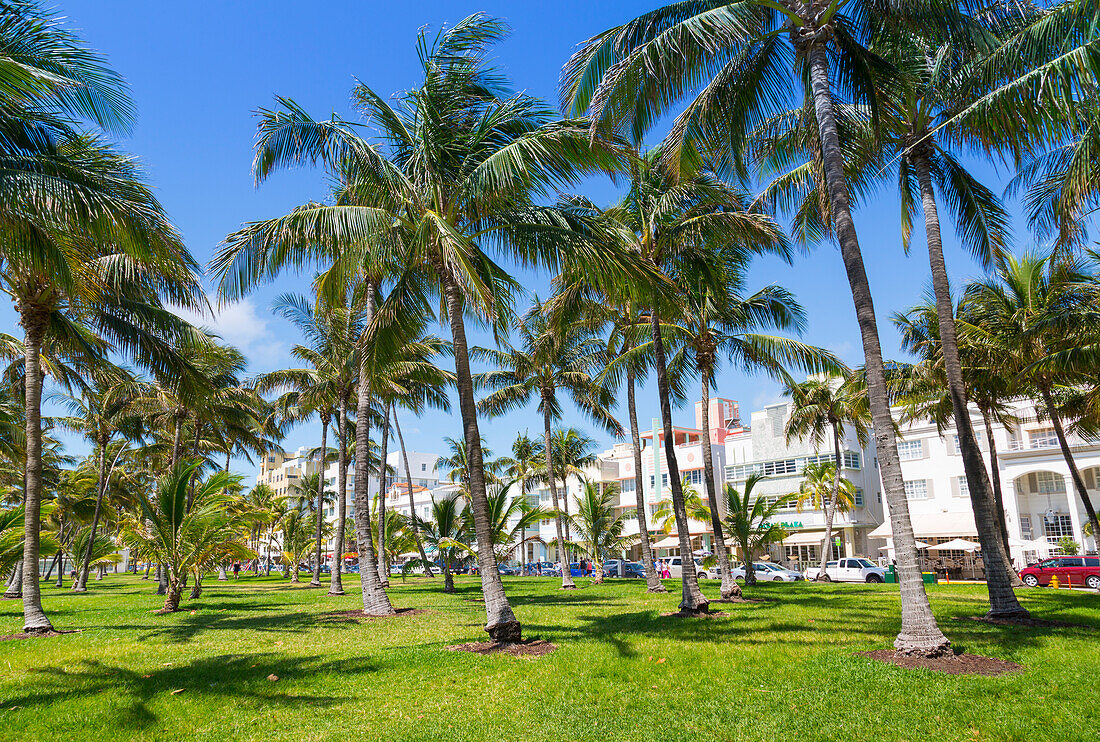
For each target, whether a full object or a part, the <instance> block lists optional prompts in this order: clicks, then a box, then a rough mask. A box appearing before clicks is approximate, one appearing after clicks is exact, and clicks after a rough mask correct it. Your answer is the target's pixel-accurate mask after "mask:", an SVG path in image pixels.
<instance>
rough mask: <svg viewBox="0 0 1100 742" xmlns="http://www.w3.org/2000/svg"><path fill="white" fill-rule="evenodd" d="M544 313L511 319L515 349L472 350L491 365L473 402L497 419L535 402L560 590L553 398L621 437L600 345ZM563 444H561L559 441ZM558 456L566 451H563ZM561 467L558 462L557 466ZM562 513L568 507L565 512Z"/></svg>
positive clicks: (540, 307)
mask: <svg viewBox="0 0 1100 742" xmlns="http://www.w3.org/2000/svg"><path fill="white" fill-rule="evenodd" d="M555 319H556V317H554V316H551V315H550V313H549V312H547V311H546V307H545V305H544V304H543V303H542V302H540V301H537V300H536V301H535V303H534V305H533V306H532V307H531V308H530V309H529V310H528V311H527V312H526V313H525V314H524V315H523V316H522V317H520V318H518V319H517V320H516V321H515V324H514V329H515V331H516V333H517V334H518V335H519V340H520V342H519V346H518V347H515V346H513V345H511V344H504V345H503V347H502V348H500V349H496V348H480V347H478V348H474V349H473V352H472V353H471V355H472V357H473V358H474V359H475V360H480V361H483V362H485V363H487V364H490V365H492V366H495V367H496V368H497V369H499V370H496V371H486V372H484V373H481V374H477V375H476V376H475V377H474V385H475V388H477V389H485V390H489V394H488V395H487V396H486V397H485V398H484V399H482V400H481V401H480V402H479V403H478V407H479V409H480V410H481V411H483V412H486V413H488V414H490V415H501V414H504V413H506V412H509V411H511V410H514V409H517V408H519V407H521V406H523V405H526V404H528V403H529V402H530V401H531V400H532V399H533V398H534V399H537V400H538V410H539V412H540V413H542V422H543V441H542V446H543V456H544V457H545V459H546V481H547V483H548V485H549V487H550V498H551V501H552V503H553V509H554V512H555V516H554V524H555V527H556V528H557V537H558V548H559V550H560V552H561V563H562V565H565V566H563V568H562V571H561V575H562V576H561V587H562V589H563V590H566V589H574V588H576V585H575V584H574V583H573V578H572V576H571V575H570V574H569V569H568V564H569V549H568V537H567V534H566V533H565V530H564V528H563V521H564V518H563V514H564V512H563V511H561V503H560V501H559V498H558V484H557V480H558V477H559V476H560V477H561V479H562V481H563V482H564V481H565V479H566V477H567V476H568V473H567V472H564V471H561V470H560V469H556V468H555V464H557V463H559V462H556V461H555V456H554V445H553V443H554V441H553V440H552V436H553V423H554V421H556V420H560V419H561V417H562V408H561V402H560V400H559V394H561V393H564V394H565V395H568V397H569V398H570V399H571V400H572V402H573V404H574V405H575V406H576V407H577V409H579V410H580V411H581V412H582V413H584V414H585V415H586V416H587V417H588V418H589V419H590V420H592V421H593V422H595V423H597V424H598V425H600V426H601V427H603V428H605V429H606V430H608V431H609V432H612V433H615V434H616V435H618V434H621V433H622V429H621V427H620V426H619V423H618V421H617V420H616V419H615V418H614V417H613V416H612V415H611V412H610V409H609V407H610V405H611V403H612V398H611V394H610V392H609V391H608V390H607V389H606V388H604V387H603V386H601V385H600V384H599V383H598V382H597V380H596V378H595V376H596V372H597V371H598V370H599V362H600V359H601V358H602V355H601V344H600V341H599V339H598V338H597V337H596V336H595V333H594V332H593V331H592V330H591V329H590V328H588V327H586V326H585V325H583V324H579V323H573V322H570V323H567V324H564V325H559V324H558V323H556V322H555V321H554V320H555ZM563 442H564V441H563ZM559 448H562V450H561V453H563V454H564V453H566V452H565V450H564V448H563V447H559ZM561 463H564V462H561ZM566 510H568V508H567V509H566Z"/></svg>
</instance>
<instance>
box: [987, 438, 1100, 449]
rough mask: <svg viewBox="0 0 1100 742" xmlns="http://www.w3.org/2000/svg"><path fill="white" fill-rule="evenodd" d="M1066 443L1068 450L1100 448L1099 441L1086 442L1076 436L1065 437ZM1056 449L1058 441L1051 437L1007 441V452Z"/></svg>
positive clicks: (1084, 439) (1086, 440)
mask: <svg viewBox="0 0 1100 742" xmlns="http://www.w3.org/2000/svg"><path fill="white" fill-rule="evenodd" d="M1066 442H1067V443H1069V447H1070V448H1084V447H1086V446H1100V440H1088V439H1086V438H1082V437H1080V436H1076V435H1069V436H1066ZM1057 448H1058V439H1057V438H1053V437H1050V438H1048V437H1041V438H1031V439H1026V440H1025V439H1021V438H1011V439H1009V441H1008V450H1009V451H1047V450H1050V449H1057Z"/></svg>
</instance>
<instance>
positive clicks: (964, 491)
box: [952, 476, 970, 497]
mask: <svg viewBox="0 0 1100 742" xmlns="http://www.w3.org/2000/svg"><path fill="white" fill-rule="evenodd" d="M952 494H953V495H955V497H970V483H969V482H967V481H966V477H965V476H962V477H955V491H954V492H953V493H952Z"/></svg>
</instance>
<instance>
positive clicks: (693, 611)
mask: <svg viewBox="0 0 1100 742" xmlns="http://www.w3.org/2000/svg"><path fill="white" fill-rule="evenodd" d="M678 613H679V615H681V616H701V615H702V614H704V613H710V603H709V602H707V601H705V600H704V601H703V602H702V603H697V604H696V605H695V606H694V607H693V606H687V605H684V604H682V603H681V604H680V610H679V611H678Z"/></svg>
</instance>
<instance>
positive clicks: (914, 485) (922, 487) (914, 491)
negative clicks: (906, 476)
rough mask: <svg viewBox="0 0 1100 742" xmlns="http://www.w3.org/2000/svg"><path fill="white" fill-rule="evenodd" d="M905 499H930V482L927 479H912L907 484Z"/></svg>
mask: <svg viewBox="0 0 1100 742" xmlns="http://www.w3.org/2000/svg"><path fill="white" fill-rule="evenodd" d="M905 499H906V500H927V499H928V480H927V479H910V480H907V481H906V482H905Z"/></svg>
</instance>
